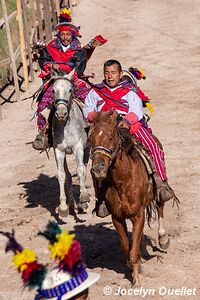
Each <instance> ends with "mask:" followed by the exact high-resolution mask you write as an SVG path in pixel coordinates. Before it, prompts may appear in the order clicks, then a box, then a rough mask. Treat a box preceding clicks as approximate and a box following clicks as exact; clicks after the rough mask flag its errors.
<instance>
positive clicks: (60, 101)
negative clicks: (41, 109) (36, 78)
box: [54, 76, 74, 120]
mask: <svg viewBox="0 0 200 300" xmlns="http://www.w3.org/2000/svg"><path fill="white" fill-rule="evenodd" d="M59 79H64V80H67V81H68V82H70V83H71V85H72V91H71V96H70V98H69V99H65V98H56V100H55V102H54V107H55V108H57V107H58V105H60V104H64V105H65V106H66V108H67V112H68V118H67V120H68V119H69V112H70V108H71V105H72V100H73V94H74V93H73V92H74V85H73V83H72V81H71V80H70V79H68V78H66V77H64V76H58V77H56V78H54V81H57V80H59Z"/></svg>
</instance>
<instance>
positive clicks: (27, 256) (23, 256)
mask: <svg viewBox="0 0 200 300" xmlns="http://www.w3.org/2000/svg"><path fill="white" fill-rule="evenodd" d="M12 260H13V263H14V266H15V268H17V269H18V268H19V270H20V272H22V271H24V270H25V269H26V264H28V263H32V262H34V261H36V260H37V258H36V253H35V252H34V251H33V250H31V249H24V250H23V251H22V252H17V254H15V255H14V256H13V258H12Z"/></svg>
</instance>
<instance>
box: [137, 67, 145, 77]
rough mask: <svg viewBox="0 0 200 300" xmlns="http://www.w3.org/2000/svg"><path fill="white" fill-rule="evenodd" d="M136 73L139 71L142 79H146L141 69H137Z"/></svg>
mask: <svg viewBox="0 0 200 300" xmlns="http://www.w3.org/2000/svg"><path fill="white" fill-rule="evenodd" d="M138 71H140V73H141V76H142V78H145V77H146V75H145V73H144V71H143V70H142V69H141V68H140V69H138Z"/></svg>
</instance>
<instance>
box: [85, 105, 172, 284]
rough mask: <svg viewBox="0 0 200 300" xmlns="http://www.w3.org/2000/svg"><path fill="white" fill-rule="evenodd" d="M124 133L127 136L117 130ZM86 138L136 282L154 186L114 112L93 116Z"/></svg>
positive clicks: (163, 236)
mask: <svg viewBox="0 0 200 300" xmlns="http://www.w3.org/2000/svg"><path fill="white" fill-rule="evenodd" d="M122 130H123V131H124V132H126V135H127V138H125V137H124V135H123V136H122V137H120V136H121V134H120V132H121V131H122ZM89 139H90V141H91V144H92V171H93V172H94V175H95V177H96V179H97V180H98V181H100V182H101V186H102V187H101V193H103V196H104V198H105V201H106V206H107V208H108V209H109V211H110V213H111V215H112V221H113V224H114V226H115V228H116V230H117V232H118V235H119V237H120V241H121V247H122V251H123V252H124V254H125V255H126V257H127V263H128V265H129V267H130V268H131V270H132V278H133V280H132V282H133V284H137V285H139V284H140V283H139V269H140V244H141V239H142V235H143V228H144V223H145V209H146V211H147V219H148V220H149V219H150V217H151V214H152V205H153V206H154V205H155V201H153V200H154V188H153V184H151V181H150V180H149V176H148V174H147V171H146V167H145V165H144V163H143V161H142V159H141V158H140V156H139V154H138V153H137V151H136V149H135V148H134V144H133V142H132V137H131V135H130V134H129V132H128V130H127V129H124V128H123V129H120V127H118V125H117V113H116V112H114V111H111V112H107V113H102V112H96V113H95V115H94V127H93V128H92V129H91V131H90V134H89ZM157 211H158V238H159V243H160V246H161V248H163V249H166V248H167V247H168V246H169V237H168V235H167V232H166V228H165V225H164V217H163V205H161V206H160V207H157ZM126 219H130V220H131V222H132V225H133V230H132V245H131V246H129V240H128V234H127V226H126Z"/></svg>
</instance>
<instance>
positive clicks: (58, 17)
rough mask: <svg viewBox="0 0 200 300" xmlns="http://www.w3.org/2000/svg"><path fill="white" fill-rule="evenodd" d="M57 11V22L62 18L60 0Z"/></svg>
mask: <svg viewBox="0 0 200 300" xmlns="http://www.w3.org/2000/svg"><path fill="white" fill-rule="evenodd" d="M56 12H57V22H58V21H59V19H60V1H59V0H56Z"/></svg>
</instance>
